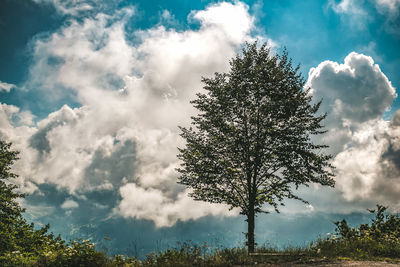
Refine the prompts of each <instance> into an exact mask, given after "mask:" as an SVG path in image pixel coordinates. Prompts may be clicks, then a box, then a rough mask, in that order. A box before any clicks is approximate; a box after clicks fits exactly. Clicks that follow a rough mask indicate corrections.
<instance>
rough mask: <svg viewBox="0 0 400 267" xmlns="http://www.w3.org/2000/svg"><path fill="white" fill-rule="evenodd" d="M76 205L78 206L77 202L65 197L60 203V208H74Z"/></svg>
mask: <svg viewBox="0 0 400 267" xmlns="http://www.w3.org/2000/svg"><path fill="white" fill-rule="evenodd" d="M78 207H79V204H78V202H76V201H74V200H72V199H67V200H65V201H64V203H62V204H61V208H62V209H65V210H70V209H76V208H78Z"/></svg>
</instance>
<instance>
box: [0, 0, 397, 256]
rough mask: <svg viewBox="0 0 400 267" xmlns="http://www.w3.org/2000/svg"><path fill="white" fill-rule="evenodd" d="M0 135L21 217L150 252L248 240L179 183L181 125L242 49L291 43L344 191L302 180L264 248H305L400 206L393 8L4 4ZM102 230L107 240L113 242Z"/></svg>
mask: <svg viewBox="0 0 400 267" xmlns="http://www.w3.org/2000/svg"><path fill="white" fill-rule="evenodd" d="M0 37H1V40H2V41H1V42H0V138H2V139H4V140H6V141H10V142H12V143H13V148H14V149H16V150H18V151H20V159H19V161H18V162H17V163H16V164H15V166H14V170H15V172H16V173H18V174H19V177H18V178H17V179H16V180H15V181H14V182H15V183H16V184H18V185H19V188H20V190H21V191H22V192H24V193H26V194H27V197H26V198H25V199H24V200H21V204H22V205H23V206H24V207H26V208H27V211H26V217H27V218H28V219H29V220H30V221H32V222H35V224H36V225H38V226H40V225H43V224H46V223H50V224H51V230H52V231H54V232H55V233H60V234H62V235H63V237H64V238H67V239H68V238H77V237H83V238H91V239H92V240H93V241H94V242H96V243H97V244H98V245H99V247H101V248H103V249H107V250H108V251H109V252H110V253H124V254H128V255H131V256H132V255H138V256H143V255H145V253H147V252H149V251H151V250H157V249H164V248H167V247H171V246H174V245H176V242H182V241H188V240H192V242H195V243H200V242H208V243H209V244H212V245H215V246H242V245H244V235H243V232H245V231H246V225H245V222H244V218H243V217H242V216H240V215H238V214H237V212H236V211H235V210H233V211H229V207H227V206H226V205H223V204H221V205H218V204H209V203H205V202H197V201H194V200H192V199H191V198H190V197H188V196H187V193H188V189H187V188H185V187H183V186H181V185H178V184H177V183H176V181H177V177H178V174H177V172H176V170H175V168H176V167H178V166H179V161H178V159H177V158H176V154H177V152H178V151H177V147H182V146H183V145H184V141H183V140H182V139H181V138H180V136H179V129H178V126H187V125H189V124H190V116H191V115H194V114H196V110H195V109H194V108H193V107H192V106H191V104H190V103H189V101H190V100H192V99H194V97H195V94H196V93H197V92H200V91H201V89H202V86H203V85H202V83H201V77H212V75H213V74H214V73H215V72H227V71H229V60H230V59H231V58H232V57H233V56H235V55H236V53H239V52H240V49H241V47H243V44H244V43H245V42H253V41H255V40H258V41H259V42H260V43H263V42H265V43H267V44H268V45H269V46H270V47H271V51H273V53H280V52H282V50H283V49H284V48H286V49H287V51H288V52H289V56H290V57H291V58H292V59H293V62H294V63H295V64H300V70H301V72H302V73H303V76H304V79H305V80H306V86H307V87H310V88H311V90H310V94H311V95H312V97H313V99H315V101H318V100H320V99H322V100H323V102H322V105H321V112H327V113H328V117H327V118H326V120H325V122H324V124H325V127H326V129H327V133H326V134H324V135H323V136H321V137H319V138H318V139H316V141H318V142H321V143H324V144H327V145H329V146H330V147H329V149H328V152H329V153H331V154H332V155H333V159H332V164H333V165H334V166H335V167H336V178H335V181H336V186H335V188H325V187H321V186H318V185H313V184H311V185H309V187H300V188H299V195H300V196H301V197H302V198H304V199H306V200H308V201H309V202H310V204H309V205H305V204H302V203H298V202H295V201H286V205H285V206H284V207H282V208H281V213H279V214H276V213H270V214H265V215H264V214H263V215H259V216H258V217H257V220H256V241H257V242H258V243H259V244H264V243H268V244H271V245H275V246H285V245H288V244H292V245H304V244H306V243H307V242H309V241H311V240H313V239H315V238H316V237H318V236H322V237H324V236H326V233H328V232H332V231H334V225H333V223H332V222H333V221H335V220H339V219H342V218H346V219H347V220H349V222H350V223H353V224H358V223H361V222H366V221H367V220H368V218H370V216H369V215H368V213H367V211H366V209H367V208H373V207H374V206H375V205H376V204H378V203H379V204H383V205H387V206H389V207H390V210H391V212H398V211H400V202H399V196H400V183H399V179H400V111H398V110H399V109H400V100H399V98H398V97H397V95H398V93H397V89H398V88H399V86H400V75H399V69H400V49H399V47H400V1H399V0H357V1H356V0H325V1H322V0H309V1H294V0H281V1H277V0H256V1H251V0H249V1H208V0H199V1H189V0H171V1H165V0H163V1H161V0H152V1H149V0H139V1H128V0H120V1H106V0H64V1H61V0H21V1H15V0H2V1H0ZM104 237H107V238H106V239H105V238H104Z"/></svg>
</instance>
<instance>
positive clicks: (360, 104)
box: [306, 52, 397, 153]
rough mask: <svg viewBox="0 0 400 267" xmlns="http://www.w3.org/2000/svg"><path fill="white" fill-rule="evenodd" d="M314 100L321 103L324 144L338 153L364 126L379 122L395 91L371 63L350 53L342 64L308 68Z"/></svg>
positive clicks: (360, 56) (327, 62)
mask: <svg viewBox="0 0 400 267" xmlns="http://www.w3.org/2000/svg"><path fill="white" fill-rule="evenodd" d="M306 86H308V87H310V88H311V94H313V96H314V98H315V99H323V102H322V106H321V110H322V111H324V112H327V113H328V117H327V119H326V120H325V125H326V127H327V129H329V131H330V132H329V133H328V135H326V136H325V137H324V141H325V142H327V143H329V144H331V146H332V151H333V152H334V153H338V152H340V151H342V150H343V149H344V147H345V145H346V144H347V143H348V142H349V141H351V139H352V136H353V134H354V132H355V131H357V129H358V128H359V127H361V125H362V124H363V123H368V122H371V121H374V120H378V119H380V118H381V117H382V114H383V112H384V111H385V110H387V109H388V108H389V107H390V106H391V104H392V102H393V100H394V99H395V97H396V96H397V94H396V91H395V88H394V87H393V86H392V84H391V82H390V81H389V79H388V78H387V77H386V76H385V74H384V73H383V72H382V71H381V69H380V68H379V66H378V65H377V64H375V63H374V61H373V59H372V58H371V57H369V56H365V55H363V54H358V53H355V52H352V53H350V54H349V55H348V56H347V57H346V58H345V60H344V64H339V63H337V62H332V61H324V62H322V63H320V64H319V65H318V66H317V67H316V68H311V69H310V71H309V78H308V81H307V85H306Z"/></svg>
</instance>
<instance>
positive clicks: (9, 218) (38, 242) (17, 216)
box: [0, 140, 108, 266]
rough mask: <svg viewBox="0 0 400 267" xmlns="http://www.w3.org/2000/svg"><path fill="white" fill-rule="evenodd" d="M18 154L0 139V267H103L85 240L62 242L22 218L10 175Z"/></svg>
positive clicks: (104, 259)
mask: <svg viewBox="0 0 400 267" xmlns="http://www.w3.org/2000/svg"><path fill="white" fill-rule="evenodd" d="M16 160H18V152H17V151H13V150H11V143H7V142H5V141H2V140H0V266H32V265H35V266H36V265H39V266H105V263H107V262H108V257H107V255H105V254H104V253H102V252H98V251H96V250H95V249H94V245H93V244H92V243H90V242H89V241H87V240H83V241H79V242H77V241H71V242H69V243H66V242H65V241H64V240H63V239H62V238H61V236H59V235H58V236H55V235H54V234H53V233H48V230H49V227H50V225H48V224H47V225H45V226H44V227H42V228H39V229H35V226H34V224H33V223H31V224H28V223H27V221H26V220H25V218H24V217H23V212H24V209H23V208H21V206H20V205H19V203H18V202H17V199H18V198H23V197H24V195H23V194H20V193H18V192H16V189H17V186H16V185H15V184H13V183H12V179H14V178H17V177H18V176H17V175H16V174H15V173H13V172H12V170H11V168H12V165H13V164H14V162H15V161H16Z"/></svg>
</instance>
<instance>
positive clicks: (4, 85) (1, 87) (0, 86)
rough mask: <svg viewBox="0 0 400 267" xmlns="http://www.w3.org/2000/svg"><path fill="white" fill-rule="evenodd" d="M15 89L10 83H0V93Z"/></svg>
mask: <svg viewBox="0 0 400 267" xmlns="http://www.w3.org/2000/svg"><path fill="white" fill-rule="evenodd" d="M13 87H16V86H15V85H14V84H11V83H5V82H2V81H0V92H1V91H6V92H10V90H11V88H13Z"/></svg>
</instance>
